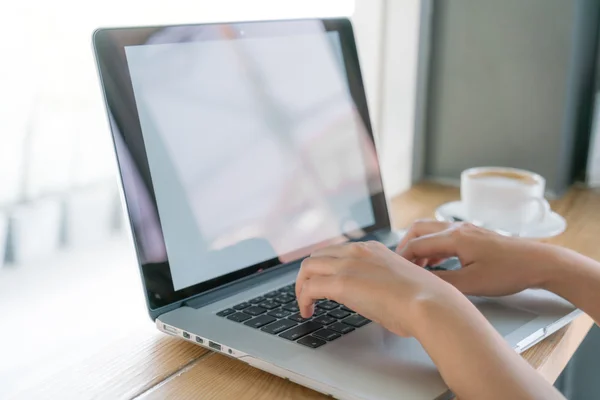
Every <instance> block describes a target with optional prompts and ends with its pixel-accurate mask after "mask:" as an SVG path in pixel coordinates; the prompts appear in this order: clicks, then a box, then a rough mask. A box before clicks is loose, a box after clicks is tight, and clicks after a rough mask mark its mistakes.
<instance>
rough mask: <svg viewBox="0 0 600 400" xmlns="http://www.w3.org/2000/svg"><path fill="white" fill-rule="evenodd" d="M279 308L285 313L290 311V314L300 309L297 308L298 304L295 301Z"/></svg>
mask: <svg viewBox="0 0 600 400" xmlns="http://www.w3.org/2000/svg"><path fill="white" fill-rule="evenodd" d="M281 308H283V309H284V310H287V311H291V312H298V311H300V309H299V308H298V303H297V302H295V301H294V302H293V303H290V304H286V305H285V306H283V307H281Z"/></svg>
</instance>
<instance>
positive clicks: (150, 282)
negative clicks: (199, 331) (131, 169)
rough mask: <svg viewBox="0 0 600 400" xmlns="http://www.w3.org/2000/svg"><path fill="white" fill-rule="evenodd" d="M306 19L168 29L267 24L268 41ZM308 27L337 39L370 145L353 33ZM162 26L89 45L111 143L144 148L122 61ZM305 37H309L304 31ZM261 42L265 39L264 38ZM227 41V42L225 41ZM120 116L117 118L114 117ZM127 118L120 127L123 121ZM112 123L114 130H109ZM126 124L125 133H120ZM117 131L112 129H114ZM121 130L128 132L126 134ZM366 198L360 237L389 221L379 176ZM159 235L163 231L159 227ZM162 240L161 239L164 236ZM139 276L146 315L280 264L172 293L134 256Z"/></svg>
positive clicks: (326, 22) (162, 270)
mask: <svg viewBox="0 0 600 400" xmlns="http://www.w3.org/2000/svg"><path fill="white" fill-rule="evenodd" d="M306 21H307V20H286V21H256V22H241V23H239V22H238V23H226V24H194V25H181V26H169V28H171V29H178V28H182V29H185V28H186V27H189V26H200V25H212V26H216V27H217V28H218V27H224V26H227V27H234V28H235V29H238V30H239V31H241V30H243V29H244V26H247V25H253V24H266V25H271V27H273V28H274V29H273V30H272V31H270V32H269V36H270V37H275V36H280V35H278V33H277V29H276V28H277V26H278V25H277V24H281V23H284V24H286V26H289V25H288V24H302V23H303V22H306ZM310 21H311V22H314V21H318V22H320V23H321V24H322V26H323V28H324V30H325V31H328V32H329V31H336V32H338V34H339V39H340V42H341V46H342V53H343V58H344V64H345V67H346V76H347V80H348V85H349V89H350V92H351V95H352V98H353V100H354V103H355V105H356V109H357V111H358V113H359V114H360V117H361V119H362V122H363V123H364V126H365V129H366V131H367V132H368V134H369V139H370V140H371V141H372V142H373V143H374V137H373V130H372V126H371V122H370V118H369V111H368V107H367V99H366V95H365V91H364V86H363V81H362V75H361V72H360V66H359V61H358V54H357V50H356V43H355V40H354V34H353V29H352V25H351V23H350V21H349V20H348V19H346V18H336V19H319V20H310ZM165 27H166V26H163V27H136V28H111V29H99V30H97V31H96V32H95V33H94V37H93V42H94V50H95V53H96V59H97V63H98V70H99V75H100V79H101V81H102V86H103V88H102V89H103V92H104V96H105V101H106V106H107V111H108V112H109V115H111V116H112V117H113V118H114V119H113V120H112V121H111V128H112V129H111V130H112V136H113V143H114V142H115V140H116V138H115V134H116V130H118V131H121V132H122V135H123V137H125V135H129V136H132V135H133V136H136V137H137V139H139V140H140V143H143V136H142V133H141V127H140V123H139V119H138V114H137V107H136V105H135V99H134V98H133V95H132V93H133V89H132V85H131V79H130V77H129V70H128V68H127V64H126V59H125V52H124V48H125V46H135V45H143V44H145V41H146V40H147V38H148V37H149V35H151V34H152V33H153V32H157V31H158V30H160V29H161V28H165ZM244 32H245V34H244V37H245V38H247V37H252V36H249V33H247V32H248V31H244ZM309 33H310V32H309ZM263 37H264V36H263ZM229 40H231V39H229ZM111 84H112V85H116V86H119V87H120V89H121V90H122V92H121V94H120V95H115V94H114V93H111V91H110V90H109V88H108V86H109V85H111ZM119 116H120V117H119ZM126 118H127V119H128V120H127V121H126V122H127V124H125V121H123V120H124V119H126ZM113 124H114V125H115V126H113ZM124 125H127V126H128V128H125V127H124ZM115 128H117V129H115ZM125 130H127V131H128V132H127V133H125ZM114 144H115V152H116V156H117V161H118V164H119V172H120V175H121V179H122V188H123V195H124V200H125V205H126V208H127V209H128V210H130V209H131V207H134V206H136V204H132V201H133V200H132V199H131V197H132V196H130V195H129V194H128V190H134V189H131V188H130V189H128V188H127V185H126V184H125V182H123V174H122V173H121V165H120V160H121V157H122V155H121V154H119V150H118V148H117V146H116V143H114ZM138 151H139V152H140V154H141V156H140V158H138V161H139V162H140V163H141V164H142V165H138V167H139V168H140V169H141V172H142V175H143V176H144V177H146V179H145V182H144V183H145V184H146V185H147V187H148V188H149V192H150V194H151V197H152V201H153V203H154V207H156V199H155V197H154V188H153V185H152V179H151V175H150V172H149V168H148V165H147V159H146V158H145V149H138ZM367 182H368V185H369V189H370V190H371V193H374V194H373V195H372V196H371V203H372V207H373V213H374V217H375V223H374V224H373V225H371V226H369V227H366V228H363V231H364V232H365V234H368V233H371V232H374V231H378V230H382V229H389V228H390V220H389V215H388V210H387V204H386V199H385V196H384V193H383V186H382V182H381V176H380V175H379V174H377V177H376V179H375V180H373V179H370V180H369V179H368V180H367ZM130 224H131V228H132V234H133V238H134V243H135V246H136V250H137V251H138V252H139V243H138V240H137V237H136V232H135V227H134V225H133V221H131V218H130ZM161 235H162V228H161ZM163 240H164V237H163ZM138 260H140V262H139V264H140V265H139V266H140V271H141V275H142V279H143V284H144V289H145V291H146V298H147V303H148V307H149V309H150V310H156V309H159V308H162V307H165V306H168V305H171V304H173V303H176V302H180V301H182V300H186V299H188V298H190V297H193V296H196V295H199V294H202V293H205V292H207V291H209V290H212V289H215V288H217V287H219V286H222V285H225V284H228V283H231V282H234V281H236V280H239V279H241V278H246V277H248V276H250V275H253V274H256V273H260V272H262V271H265V270H267V269H271V268H274V267H276V266H278V265H281V262H280V260H279V259H277V258H275V259H271V260H267V261H265V262H262V263H259V264H256V265H252V266H249V267H246V268H243V269H241V270H238V271H235V272H232V273H229V274H226V275H223V276H220V277H217V278H214V279H211V280H209V281H205V282H201V283H198V284H196V285H193V286H190V287H187V288H184V289H181V290H177V291H176V290H174V286H173V282H172V279H171V273H170V267H169V262H168V255H167V261H166V262H163V263H157V264H142V262H141V260H142V258H141V257H138Z"/></svg>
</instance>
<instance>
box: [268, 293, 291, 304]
mask: <svg viewBox="0 0 600 400" xmlns="http://www.w3.org/2000/svg"><path fill="white" fill-rule="evenodd" d="M273 300H275V301H277V302H279V303H281V304H287V303H291V302H292V301H294V300H296V298H294V297H292V296H288V295H286V294H280V295H279V296H277V297H275V298H273Z"/></svg>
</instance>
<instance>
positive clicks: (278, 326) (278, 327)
mask: <svg viewBox="0 0 600 400" xmlns="http://www.w3.org/2000/svg"><path fill="white" fill-rule="evenodd" d="M296 325H298V323H297V322H294V321H290V320H289V319H282V320H281V321H277V322H273V323H272V324H269V325H267V326H265V327H264V328H262V330H263V331H264V332H267V333H270V334H272V335H277V334H278V333H281V332H283V331H285V330H287V329H290V328H291V327H292V326H296Z"/></svg>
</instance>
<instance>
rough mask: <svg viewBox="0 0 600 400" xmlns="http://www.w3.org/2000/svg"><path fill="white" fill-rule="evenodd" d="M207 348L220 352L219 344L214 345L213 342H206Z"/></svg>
mask: <svg viewBox="0 0 600 400" xmlns="http://www.w3.org/2000/svg"><path fill="white" fill-rule="evenodd" d="M208 347H210V348H211V349H215V350H218V351H221V345H220V344H219V343H215V342H211V341H209V342H208Z"/></svg>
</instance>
